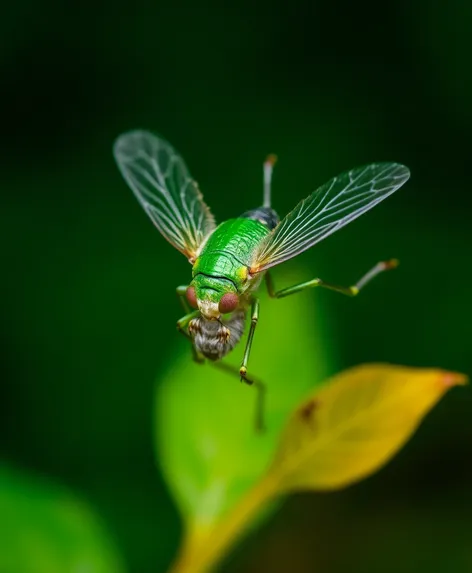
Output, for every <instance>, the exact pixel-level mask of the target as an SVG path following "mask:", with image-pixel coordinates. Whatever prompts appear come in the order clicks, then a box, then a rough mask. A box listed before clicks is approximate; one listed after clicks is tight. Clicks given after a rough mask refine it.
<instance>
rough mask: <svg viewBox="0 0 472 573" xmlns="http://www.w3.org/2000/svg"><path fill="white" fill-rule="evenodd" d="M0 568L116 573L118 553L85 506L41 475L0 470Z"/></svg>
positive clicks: (24, 572) (12, 572) (22, 572)
mask: <svg viewBox="0 0 472 573" xmlns="http://www.w3.org/2000/svg"><path fill="white" fill-rule="evenodd" d="M0 516H1V519H2V521H1V523H0V571H2V572H3V571H4V572H5V573H120V572H123V571H124V570H125V569H124V567H123V564H122V560H121V557H120V555H119V554H118V552H117V550H116V548H115V546H114V545H113V543H112V542H111V540H110V538H109V536H108V534H107V533H106V532H105V530H104V528H103V525H102V524H101V523H100V520H99V519H98V518H97V517H96V516H95V515H94V513H93V512H92V511H91V510H90V509H89V507H88V506H87V505H86V504H85V503H83V502H82V501H79V500H78V499H76V498H75V497H73V496H72V495H71V494H70V493H69V492H67V491H65V490H64V489H63V488H59V487H58V486H56V485H53V484H52V483H50V482H48V481H47V480H45V479H44V478H42V479H39V478H33V477H31V476H26V475H23V474H22V473H20V472H18V471H16V470H12V469H11V468H8V467H5V466H2V467H1V468H0Z"/></svg>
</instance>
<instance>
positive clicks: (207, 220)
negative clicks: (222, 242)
mask: <svg viewBox="0 0 472 573" xmlns="http://www.w3.org/2000/svg"><path fill="white" fill-rule="evenodd" d="M113 153H114V156H115V159H116V162H117V163H118V167H119V168H120V171H121V174H122V175H123V177H124V178H125V180H126V182H127V183H128V185H129V186H130V187H131V189H132V191H133V193H134V194H135V195H136V197H137V199H138V201H139V202H140V203H141V205H142V206H143V208H144V210H145V211H146V213H147V214H148V215H149V217H150V219H151V220H152V222H153V223H154V225H156V227H157V228H158V229H159V231H160V232H161V233H162V234H163V235H164V237H165V238H166V239H167V240H168V241H169V243H171V244H172V245H173V246H174V247H175V248H176V249H178V250H179V251H180V252H182V253H183V254H184V255H185V256H186V257H187V258H188V259H190V260H191V261H192V260H193V259H194V258H195V256H196V254H197V253H198V249H199V247H200V246H201V245H202V243H203V241H204V240H205V238H206V237H207V236H208V235H209V234H210V233H212V231H213V230H214V229H215V227H216V224H215V219H214V217H213V215H212V214H211V212H210V209H209V208H208V207H207V205H206V204H205V202H204V201H203V197H202V194H201V193H200V190H199V189H198V185H197V183H196V182H195V181H194V180H193V179H192V177H191V175H190V173H189V171H188V169H187V166H186V165H185V163H184V161H183V159H182V158H181V157H180V155H179V154H178V153H177V152H176V151H175V149H174V148H173V147H172V146H171V145H170V144H169V143H167V141H165V140H164V139H161V138H160V137H156V136H155V135H153V134H152V133H149V132H146V131H130V132H128V133H124V134H123V135H120V137H118V139H117V140H116V141H115V145H114V147H113Z"/></svg>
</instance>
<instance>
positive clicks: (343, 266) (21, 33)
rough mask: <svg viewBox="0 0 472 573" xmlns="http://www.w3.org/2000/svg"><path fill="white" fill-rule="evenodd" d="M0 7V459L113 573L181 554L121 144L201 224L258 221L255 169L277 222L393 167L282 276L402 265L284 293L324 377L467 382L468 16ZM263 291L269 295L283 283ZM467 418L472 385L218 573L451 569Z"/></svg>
mask: <svg viewBox="0 0 472 573" xmlns="http://www.w3.org/2000/svg"><path fill="white" fill-rule="evenodd" d="M5 10H6V13H4V14H3V16H2V19H1V22H0V46H1V48H0V66H1V80H0V81H1V90H0V93H1V96H0V97H1V100H2V105H1V112H0V113H1V114H2V121H1V134H2V152H1V155H0V168H1V171H0V174H1V175H0V178H1V183H0V190H1V197H2V207H1V214H0V216H1V220H0V227H1V230H2V237H1V243H0V245H1V249H2V269H3V272H2V280H1V285H2V291H1V292H2V299H1V300H2V324H3V328H2V343H3V356H2V358H3V359H2V380H1V387H0V389H1V395H0V435H1V446H2V456H3V459H5V460H8V461H9V462H11V463H13V464H15V465H17V466H19V467H22V468H24V469H26V470H27V471H32V472H38V473H42V474H46V475H49V476H52V477H54V478H55V479H57V480H58V481H59V482H62V483H63V484H65V485H67V486H69V487H70V488H72V489H73V490H75V491H77V492H78V493H79V494H82V496H84V497H85V498H86V499H88V500H89V501H90V503H91V504H92V505H93V506H94V507H95V508H96V510H97V511H98V512H99V513H100V514H101V515H102V516H103V517H104V519H105V521H106V523H107V525H108V527H109V530H110V531H111V533H112V535H113V536H114V538H115V540H116V542H117V544H118V545H119V546H120V548H121V551H122V553H123V555H124V557H125V560H126V562H127V563H128V566H129V571H131V572H137V573H141V572H143V573H147V572H156V571H163V570H165V567H166V565H167V564H168V563H169V561H170V559H171V558H172V556H173V554H174V553H175V551H176V547H177V543H178V536H179V522H178V518H177V514H176V511H175V509H174V507H173V505H172V502H171V500H170V498H169V496H168V494H167V493H166V490H165V487H164V484H163V482H162V478H161V477H160V476H159V473H158V471H157V470H156V469H155V461H154V457H153V445H152V436H151V425H152V412H151V405H152V396H153V385H154V380H155V378H156V374H157V375H159V372H160V371H161V370H162V369H163V367H164V365H166V364H167V362H166V361H167V357H168V356H169V355H170V352H171V350H172V349H173V348H174V347H175V345H176V344H178V338H177V334H176V333H175V320H176V319H177V318H178V317H179V313H180V308H179V306H178V303H177V301H176V300H175V296H174V288H175V286H176V285H177V284H181V283H185V281H187V280H188V277H189V272H190V269H189V267H188V264H187V263H186V261H185V259H184V258H183V257H181V256H180V255H179V254H178V253H177V252H176V251H173V250H172V249H171V248H170V247H169V246H168V245H167V244H166V243H165V242H164V241H163V240H162V238H161V237H160V236H159V234H158V233H157V232H156V231H155V229H154V228H153V227H152V225H151V224H150V223H149V221H148V220H147V219H146V217H145V215H144V213H143V212H142V211H141V210H140V208H139V206H138V204H137V203H136V200H135V199H134V198H133V197H132V194H131V193H130V191H129V190H128V189H127V188H126V186H125V184H124V183H123V181H122V179H121V177H120V175H119V173H118V171H117V169H116V167H115V165H114V163H113V160H112V155H111V146H112V143H113V140H114V138H115V137H116V136H117V135H118V134H119V133H120V132H122V131H125V130H127V129H131V128H136V127H144V128H148V129H152V130H155V131H157V132H159V133H161V134H163V135H164V136H165V137H166V138H167V139H169V140H170V141H171V142H172V143H173V144H174V145H175V146H176V147H177V148H178V149H179V150H180V151H181V153H182V155H183V156H184V157H185V158H186V161H187V163H188V165H189V167H190V169H191V171H192V173H193V175H194V176H195V177H196V178H197V180H198V181H199V183H200V186H201V188H202V190H203V192H204V193H205V196H206V198H207V201H208V202H209V204H210V205H211V206H212V208H213V211H214V212H215V214H216V215H217V217H218V219H219V220H222V219H223V218H226V217H229V216H232V215H237V214H239V213H240V212H242V211H244V210H246V209H248V208H251V207H254V206H257V204H258V203H259V202H260V197H261V161H262V159H263V158H264V156H265V154H266V153H268V152H275V153H277V154H278V155H279V158H280V162H279V164H278V166H277V171H276V175H275V181H274V206H275V208H276V209H278V210H279V212H280V213H281V214H285V213H286V212H287V211H288V210H289V209H290V208H291V207H293V206H294V204H295V203H296V202H297V201H298V200H299V199H301V198H302V197H304V196H305V195H307V194H308V193H309V192H310V191H312V190H313V189H314V188H315V187H316V186H317V185H318V184H321V183H323V182H325V180H327V179H328V178H329V177H331V176H333V175H335V174H337V173H339V172H341V171H343V170H345V169H347V168H351V167H353V166H356V165H358V164H363V163H367V162H372V161H381V160H395V161H400V162H403V163H405V164H406V165H408V166H409V167H410V169H411V171H412V179H411V182H410V183H408V184H407V186H406V187H404V188H402V189H401V191H399V192H398V193H397V194H396V195H395V196H393V197H392V198H391V199H389V200H388V201H386V202H385V203H383V204H382V205H380V206H379V207H377V208H376V209H375V210H374V211H373V212H371V213H370V214H369V215H366V216H365V217H363V218H362V219H361V220H360V221H358V222H356V223H353V224H352V225H351V226H350V227H349V228H347V229H345V230H343V231H342V232H340V233H339V234H338V235H336V236H333V237H331V238H330V239H329V240H327V241H326V243H324V244H323V245H320V246H319V247H316V248H314V249H313V250H312V251H310V252H309V253H307V254H305V255H303V256H302V257H301V263H302V264H304V265H306V267H307V268H310V269H313V271H312V272H313V276H316V275H319V276H322V277H323V278H325V279H326V280H331V281H335V282H338V283H346V282H350V281H353V280H355V279H357V278H358V276H359V275H360V274H361V273H362V272H364V271H365V270H367V269H368V268H369V266H371V265H372V264H373V263H375V262H376V261H377V260H380V259H382V258H386V257H392V256H395V257H398V258H399V259H400V260H401V263H402V264H401V266H400V268H399V269H398V271H395V272H394V273H391V274H389V275H388V277H387V276H385V277H382V278H381V279H378V282H376V283H375V284H373V285H371V286H370V287H369V288H368V290H366V292H365V293H363V294H362V296H361V297H360V298H359V299H356V300H354V301H352V300H345V299H343V298H342V297H340V296H336V295H335V294H332V293H326V292H324V293H322V292H316V293H315V292H313V293H312V294H310V295H303V296H316V297H320V299H322V301H323V305H325V308H326V314H327V315H328V316H330V321H331V324H330V333H331V336H330V337H329V338H327V339H326V341H325V344H326V347H327V348H329V349H330V351H331V352H333V353H334V355H335V356H336V357H337V363H336V368H335V370H339V369H342V368H344V367H347V366H349V365H352V364H357V363H361V362H365V361H369V362H370V361H389V362H394V363H400V364H407V365H417V366H440V367H444V368H448V369H454V370H459V371H462V372H465V373H470V372H471V371H472V356H471V352H470V339H471V326H470V325H471V323H472V309H471V305H470V302H469V292H470V284H471V280H472V270H471V256H470V252H471V244H472V229H471V223H470V220H471V206H472V200H471V197H472V192H471V183H470V171H469V170H468V169H467V168H468V167H469V165H470V156H471V143H470V142H471V136H472V107H471V101H472V75H471V70H470V56H471V54H472V43H471V41H470V27H471V24H472V9H471V8H470V6H469V5H468V3H466V2H461V1H460V0H452V1H450V2H448V3H447V6H446V5H445V4H443V3H439V2H428V1H427V0H422V1H419V0H418V1H417V2H414V3H412V2H409V1H407V0H402V1H400V2H395V3H378V2H373V1H371V2H361V3H359V2H352V3H348V2H346V3H344V4H339V3H334V2H330V1H327V0H323V1H318V2H301V1H298V2H293V1H292V2H281V1H280V2H275V3H274V2H273V1H272V2H268V1H265V0H264V1H259V2H238V3H232V4H226V3H223V2H207V3H195V2H189V1H185V2H177V1H176V2H172V3H165V4H163V3H161V2H159V1H157V2H152V3H144V2H136V3H133V4H131V3H129V2H116V1H114V2H110V1H108V0H106V1H104V2H90V1H86V2H82V3H81V7H80V9H79V8H76V7H74V5H73V4H72V3H66V2H54V1H51V0H49V1H48V0H44V1H42V2H34V1H33V0H25V2H23V3H21V4H20V3H12V4H10V5H9V6H8V8H6V9H5ZM290 264H291V263H288V266H289V265H290ZM276 277H277V280H278V284H280V285H284V286H288V285H285V284H284V270H283V268H280V269H279V270H278V271H277V273H276ZM293 336H294V344H296V337H297V332H296V330H294V335H293ZM261 344H263V343H262V342H261ZM182 348H184V347H182ZM289 352H290V349H287V355H288V357H289ZM309 358H310V357H307V359H309ZM470 406H471V396H470V390H469V389H465V390H464V389H460V390H456V391H454V392H452V393H451V394H450V395H448V396H447V397H446V399H445V400H444V401H443V402H442V403H441V404H440V406H439V407H438V408H436V409H435V410H434V412H433V413H432V415H431V416H430V417H428V419H427V421H426V422H425V424H424V425H423V426H422V427H421V429H420V431H419V433H418V434H417V435H416V436H415V438H414V440H413V441H412V442H411V443H410V444H409V445H408V446H407V447H406V448H405V449H404V450H403V451H402V452H401V454H400V455H399V456H398V457H397V458H396V459H395V460H394V461H393V462H392V463H391V464H390V465H389V466H388V467H387V468H385V469H384V470H382V472H381V473H380V474H378V475H376V476H375V477H373V478H370V479H368V480H367V481H365V482H363V483H362V484H360V485H357V486H355V487H352V488H351V489H348V490H346V491H344V492H340V493H336V494H330V495H327V496H321V495H303V496H302V495H300V496H297V497H295V498H292V499H291V500H290V501H289V502H288V503H287V504H286V505H285V506H284V508H283V509H282V511H280V512H279V513H278V514H277V516H276V517H275V518H274V519H273V520H272V521H271V522H270V523H268V524H267V525H266V526H265V527H264V528H263V529H262V530H261V531H260V532H258V533H257V534H256V535H255V536H253V537H252V539H251V540H250V541H249V542H248V543H246V545H245V546H244V548H242V549H241V550H239V551H238V552H237V554H236V556H235V557H234V559H233V560H232V562H231V563H228V564H227V566H226V567H227V569H225V570H228V571H248V572H252V571H254V572H255V571H261V570H263V569H264V567H265V568H266V570H269V571H273V572H285V571H288V570H289V569H290V570H291V571H299V572H302V571H303V572H304V571H323V572H325V573H330V572H332V573H338V572H339V573H341V572H349V573H356V572H362V573H379V572H381V573H384V572H385V573H390V572H391V573H398V572H410V571H411V572H413V571H414V572H423V571H424V572H428V573H434V572H436V571H437V572H443V571H447V572H448V573H449V572H451V573H462V572H464V573H465V572H468V571H471V570H472V543H471V541H470V540H471V534H472V493H471V490H470V484H471V482H472V464H471V461H470V460H471V456H470V451H471V446H472V428H471V424H470V413H469V412H470ZM222 431H224V430H222ZM0 519H1V516H0ZM4 526H5V524H4ZM7 573H9V572H7Z"/></svg>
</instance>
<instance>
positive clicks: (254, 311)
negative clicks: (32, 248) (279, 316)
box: [239, 298, 265, 430]
mask: <svg viewBox="0 0 472 573" xmlns="http://www.w3.org/2000/svg"><path fill="white" fill-rule="evenodd" d="M258 319H259V300H258V299H257V298H255V299H254V300H253V302H252V308H251V326H250V328H249V334H248V338H247V342H246V348H245V350H244V357H243V362H242V364H241V368H240V369H239V375H240V377H241V382H245V383H246V384H249V386H254V387H255V388H256V389H257V392H258V398H257V405H256V406H257V409H256V428H257V429H258V430H262V429H263V427H264V424H263V417H264V411H263V410H264V394H265V385H264V384H263V383H262V382H261V381H260V380H255V379H253V378H252V377H251V378H249V377H248V375H247V364H248V362H249V355H250V354H251V347H252V341H253V338H254V332H255V331H256V326H257V321H258Z"/></svg>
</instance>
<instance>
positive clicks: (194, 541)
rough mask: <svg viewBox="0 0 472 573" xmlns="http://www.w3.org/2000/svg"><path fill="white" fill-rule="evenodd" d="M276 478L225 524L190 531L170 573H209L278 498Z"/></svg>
mask: <svg viewBox="0 0 472 573" xmlns="http://www.w3.org/2000/svg"><path fill="white" fill-rule="evenodd" d="M276 491H277V487H276V483H275V481H274V479H273V477H272V476H267V477H265V478H264V479H262V480H261V481H259V482H258V483H257V484H256V485H255V486H254V487H253V488H252V489H251V490H249V492H248V493H247V494H246V495H245V497H243V498H242V499H241V500H240V501H239V503H237V504H236V506H235V507H234V509H233V510H232V511H230V512H229V513H228V515H227V516H226V517H224V518H223V520H222V521H221V522H219V523H217V524H215V525H210V526H208V527H207V528H206V527H204V526H203V527H202V526H201V525H197V526H194V527H191V528H189V530H188V531H187V534H186V536H185V540H184V543H183V545H182V547H181V549H180V553H179V555H178V557H177V559H176V561H175V562H174V564H173V565H172V567H171V569H170V570H169V573H207V572H208V571H210V570H211V568H212V567H213V566H214V565H215V564H216V563H217V562H218V561H219V560H220V559H221V557H223V555H224V554H225V553H226V552H227V551H228V550H229V548H230V547H231V545H232V544H233V543H234V542H235V541H236V540H237V539H238V538H239V537H240V536H241V534H242V533H243V532H244V529H245V528H246V527H247V526H248V524H249V523H250V522H251V520H252V518H253V517H255V516H256V514H257V513H258V512H259V511H260V510H261V509H262V507H263V505H264V504H266V503H267V502H268V501H270V499H271V498H272V497H273V496H274V495H275V494H276Z"/></svg>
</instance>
